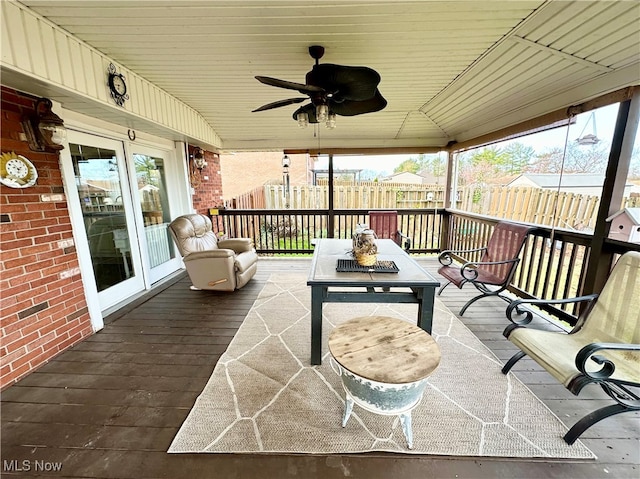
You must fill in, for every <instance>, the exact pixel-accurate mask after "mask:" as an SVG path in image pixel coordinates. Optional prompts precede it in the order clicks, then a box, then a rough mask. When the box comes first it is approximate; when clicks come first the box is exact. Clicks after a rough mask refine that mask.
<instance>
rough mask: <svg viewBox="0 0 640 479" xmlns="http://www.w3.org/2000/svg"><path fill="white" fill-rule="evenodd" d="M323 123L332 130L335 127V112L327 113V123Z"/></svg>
mask: <svg viewBox="0 0 640 479" xmlns="http://www.w3.org/2000/svg"><path fill="white" fill-rule="evenodd" d="M325 125H326V127H327V128H329V129H330V130H333V129H334V128H335V127H336V114H335V113H329V116H327V123H326V124H325Z"/></svg>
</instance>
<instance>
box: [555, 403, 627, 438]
mask: <svg viewBox="0 0 640 479" xmlns="http://www.w3.org/2000/svg"><path fill="white" fill-rule="evenodd" d="M632 410H633V409H629V408H628V407H625V406H623V405H622V404H612V405H610V406H605V407H603V408H600V409H597V410H595V411H593V412H591V413H589V414H587V415H586V416H585V417H583V418H582V419H580V420H579V421H578V422H577V423H575V424H574V425H573V427H572V428H571V429H569V432H567V433H566V434H565V435H564V440H565V442H566V443H567V444H569V445H571V444H573V443H574V442H576V440H577V439H578V438H579V437H580V435H582V433H583V432H585V431H586V430H587V429H589V428H590V427H591V426H593V425H594V424H595V423H597V422H599V421H602V420H603V419H606V418H608V417H610V416H615V415H616V414H620V413H623V412H625V411H632Z"/></svg>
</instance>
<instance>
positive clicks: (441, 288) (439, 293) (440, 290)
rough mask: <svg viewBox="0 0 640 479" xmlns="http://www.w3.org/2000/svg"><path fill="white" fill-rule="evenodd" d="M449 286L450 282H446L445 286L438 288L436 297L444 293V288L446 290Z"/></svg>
mask: <svg viewBox="0 0 640 479" xmlns="http://www.w3.org/2000/svg"><path fill="white" fill-rule="evenodd" d="M450 284H451V281H447V282H446V283H445V284H443V285H442V286H440V289H439V290H438V296H440V295H441V294H442V292H443V291H444V288H446V287H447V286H449V285H450Z"/></svg>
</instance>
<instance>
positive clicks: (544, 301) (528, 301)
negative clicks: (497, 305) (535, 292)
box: [506, 294, 598, 324]
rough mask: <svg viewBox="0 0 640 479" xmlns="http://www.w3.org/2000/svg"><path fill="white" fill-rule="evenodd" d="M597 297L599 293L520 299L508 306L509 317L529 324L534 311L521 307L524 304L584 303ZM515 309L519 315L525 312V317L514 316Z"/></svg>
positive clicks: (513, 320)
mask: <svg viewBox="0 0 640 479" xmlns="http://www.w3.org/2000/svg"><path fill="white" fill-rule="evenodd" d="M597 298H598V295H597V294H587V295H585V296H577V297H575V298H564V299H518V300H516V301H513V302H512V303H511V304H510V305H509V306H507V311H506V314H507V319H508V320H509V321H511V322H512V323H513V324H529V323H530V322H531V320H532V319H533V313H532V312H531V311H529V310H526V309H524V310H523V309H520V306H522V305H523V304H533V305H535V304H571V303H582V302H584V301H588V302H589V303H591V302H593V301H594V300H595V299H597ZM514 311H515V312H516V313H517V314H519V315H522V314H524V315H525V317H524V318H523V319H516V318H515V316H513V312H514Z"/></svg>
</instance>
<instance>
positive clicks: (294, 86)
mask: <svg viewBox="0 0 640 479" xmlns="http://www.w3.org/2000/svg"><path fill="white" fill-rule="evenodd" d="M256 80H258V81H259V82H260V83H264V84H265V85H271V86H277V87H279V88H286V89H287V90H297V91H299V92H300V93H304V94H307V95H308V94H311V93H324V90H323V89H322V88H321V87H318V86H313V85H304V84H303V83H296V82H292V81H286V80H279V79H277V78H271V77H263V76H257V77H256Z"/></svg>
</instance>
